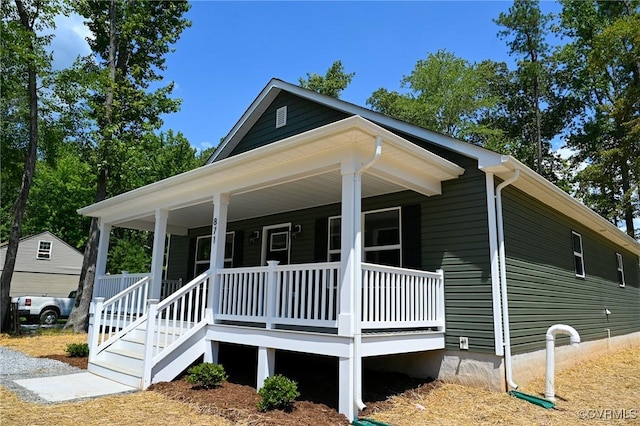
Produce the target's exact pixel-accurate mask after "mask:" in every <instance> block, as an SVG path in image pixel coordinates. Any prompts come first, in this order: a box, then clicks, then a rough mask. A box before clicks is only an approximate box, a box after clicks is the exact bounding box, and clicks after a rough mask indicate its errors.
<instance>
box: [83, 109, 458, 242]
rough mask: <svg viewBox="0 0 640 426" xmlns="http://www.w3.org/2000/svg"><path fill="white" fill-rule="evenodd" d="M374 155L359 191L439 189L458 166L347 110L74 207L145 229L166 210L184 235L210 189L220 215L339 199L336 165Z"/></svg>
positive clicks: (207, 216)
mask: <svg viewBox="0 0 640 426" xmlns="http://www.w3.org/2000/svg"><path fill="white" fill-rule="evenodd" d="M377 137H380V138H381V140H382V154H381V155H380V157H379V158H378V159H377V160H376V161H375V162H374V163H373V164H372V165H371V167H369V168H368V169H367V170H366V172H365V173H364V174H363V176H362V196H363V197H371V196H376V195H382V194H388V193H392V192H399V191H404V190H408V189H409V190H413V191H416V192H419V193H422V194H424V195H427V196H430V195H436V194H439V193H440V192H441V182H442V181H443V180H448V179H454V178H456V177H458V176H459V175H461V174H462V173H463V172H464V169H462V168H460V167H458V166H457V165H455V164H453V163H451V162H449V161H447V160H444V159H443V158H441V157H438V156H436V155H435V154H433V153H431V152H429V151H427V150H424V149H422V148H420V147H418V146H416V145H415V144H413V143H411V142H409V141H407V140H405V139H403V138H401V137H399V136H397V135H396V134H394V133H392V132H389V131H387V130H385V129H384V128H382V127H380V126H378V125H376V124H374V123H372V122H370V121H368V120H365V119H363V118H362V117H359V116H354V117H350V118H347V119H345V120H341V121H339V122H336V123H332V124H329V125H327V126H323V127H320V128H317V129H313V130H311V131H308V132H305V133H303V134H300V135H296V136H293V137H290V138H287V139H284V140H281V141H278V142H274V143H272V144H270V145H267V146H264V147H261V148H257V149H254V150H251V151H248V152H245V153H243V154H239V155H236V156H233V157H230V158H227V159H224V160H221V161H218V162H215V163H212V164H209V165H206V166H203V167H200V168H198V169H196V170H192V171H190V172H187V173H183V174H181V175H178V176H174V177H171V178H169V179H165V180H163V181H160V182H156V183H154V184H151V185H147V186H145V187H142V188H138V189H136V190H133V191H130V192H128V193H125V194H121V195H119V196H116V197H113V198H110V199H108V200H104V201H101V202H100V203H96V204H93V205H91V206H88V207H85V208H83V209H80V210H79V213H81V214H84V215H87V216H95V217H100V218H101V219H102V220H104V221H105V222H108V223H112V224H114V225H116V226H120V227H127V228H134V229H147V230H153V226H154V222H155V219H154V212H155V211H156V210H158V209H165V210H168V211H169V217H168V226H167V231H168V232H170V233H174V234H184V233H186V232H187V229H188V228H195V227H200V226H206V225H209V224H210V223H211V218H212V216H213V205H212V199H213V194H214V193H229V194H230V195H231V199H230V203H229V210H228V220H229V221H236V220H240V219H246V218H251V217H257V216H264V215H269V214H274V213H280V212H286V211H292V210H299V209H304V208H309V207H314V206H320V205H325V204H331V203H338V202H340V201H341V196H342V195H341V194H342V175H341V168H343V169H349V168H350V167H351V168H355V169H359V168H360V167H361V166H362V165H363V164H366V163H368V162H369V161H370V160H371V159H372V158H373V153H374V151H375V144H376V138H377Z"/></svg>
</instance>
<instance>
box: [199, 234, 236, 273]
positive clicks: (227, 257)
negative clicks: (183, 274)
mask: <svg viewBox="0 0 640 426" xmlns="http://www.w3.org/2000/svg"><path fill="white" fill-rule="evenodd" d="M234 236H235V232H227V234H226V239H225V243H224V267H225V268H231V267H232V266H233V250H234V244H233V240H234ZM210 264H211V235H205V236H202V237H198V239H197V240H196V259H195V267H194V275H195V276H198V275H200V274H201V273H203V272H204V271H206V270H207V269H209V265H210Z"/></svg>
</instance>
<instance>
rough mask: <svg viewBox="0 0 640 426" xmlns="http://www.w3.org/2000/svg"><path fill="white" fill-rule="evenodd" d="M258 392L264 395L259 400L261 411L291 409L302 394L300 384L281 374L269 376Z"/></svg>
mask: <svg viewBox="0 0 640 426" xmlns="http://www.w3.org/2000/svg"><path fill="white" fill-rule="evenodd" d="M258 394H259V395H260V396H261V397H262V400H260V402H258V409H260V410H261V411H268V410H290V409H291V407H292V406H293V401H294V400H295V399H296V398H297V397H299V396H300V392H298V384H297V383H296V382H295V381H293V380H291V379H289V378H287V377H285V376H283V375H281V374H276V375H274V376H270V377H268V378H267V379H266V380H265V381H264V385H263V386H262V387H261V388H260V390H259V391H258Z"/></svg>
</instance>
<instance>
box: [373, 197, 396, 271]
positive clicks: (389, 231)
mask: <svg viewBox="0 0 640 426" xmlns="http://www.w3.org/2000/svg"><path fill="white" fill-rule="evenodd" d="M364 261H365V262H369V263H378V264H381V265H389V266H400V209H399V208H394V209H389V210H380V211H375V212H367V213H365V214H364Z"/></svg>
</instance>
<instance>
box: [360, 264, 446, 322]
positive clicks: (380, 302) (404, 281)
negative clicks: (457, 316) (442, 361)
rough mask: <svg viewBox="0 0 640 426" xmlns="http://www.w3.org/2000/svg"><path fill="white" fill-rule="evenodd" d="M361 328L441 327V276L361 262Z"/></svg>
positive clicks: (441, 274) (440, 271)
mask: <svg viewBox="0 0 640 426" xmlns="http://www.w3.org/2000/svg"><path fill="white" fill-rule="evenodd" d="M361 320H362V322H361V325H362V328H363V329H391V328H418V327H420V328H423V327H434V328H440V329H441V330H443V329H444V276H443V272H442V270H438V271H436V272H426V271H419V270H414V269H404V268H395V267H391V266H383V265H374V264H370V263H363V264H362V316H361Z"/></svg>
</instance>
